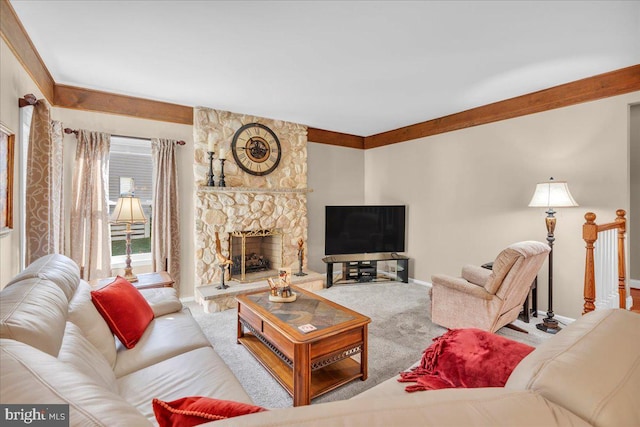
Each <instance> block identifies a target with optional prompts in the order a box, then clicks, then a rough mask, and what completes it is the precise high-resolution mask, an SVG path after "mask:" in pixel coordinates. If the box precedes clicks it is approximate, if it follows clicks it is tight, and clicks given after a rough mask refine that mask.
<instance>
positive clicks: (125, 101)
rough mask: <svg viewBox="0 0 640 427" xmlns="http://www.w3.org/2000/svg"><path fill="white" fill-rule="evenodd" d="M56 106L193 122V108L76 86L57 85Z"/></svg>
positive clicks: (173, 121)
mask: <svg viewBox="0 0 640 427" xmlns="http://www.w3.org/2000/svg"><path fill="white" fill-rule="evenodd" d="M54 105H55V106H56V107H62V108H73V109H76V110H85V111H96V112H100V113H110V114H119V115H124V116H132V117H138V118H141V119H151V120H159V121H162V122H170V123H179V124H184V125H193V108H192V107H186V106H184V105H178V104H170V103H168V102H160V101H152V100H150V99H144V98H135V97H132V96H126V95H117V94H114V93H109V92H102V91H99V90H92V89H84V88H80V87H75V86H67V85H61V84H56V85H55V98H54Z"/></svg>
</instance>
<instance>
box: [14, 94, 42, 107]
mask: <svg viewBox="0 0 640 427" xmlns="http://www.w3.org/2000/svg"><path fill="white" fill-rule="evenodd" d="M37 103H38V98H36V96H35V95H34V94H32V93H28V94H26V95H25V96H24V97H22V98H18V106H19V107H20V108H22V107H26V106H27V105H36V104H37Z"/></svg>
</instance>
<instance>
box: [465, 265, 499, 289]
mask: <svg viewBox="0 0 640 427" xmlns="http://www.w3.org/2000/svg"><path fill="white" fill-rule="evenodd" d="M491 273H492V271H491V270H487V269H486V268H482V267H478V266H477V265H465V266H464V267H462V278H463V279H465V280H467V281H468V282H471V283H473V284H474V285H478V286H482V287H484V285H485V284H486V283H487V281H488V280H489V276H491Z"/></svg>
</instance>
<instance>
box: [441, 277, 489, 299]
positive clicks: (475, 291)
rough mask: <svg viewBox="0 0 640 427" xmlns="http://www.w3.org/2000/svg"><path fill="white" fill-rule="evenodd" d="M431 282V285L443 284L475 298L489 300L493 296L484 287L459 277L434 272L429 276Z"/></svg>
mask: <svg viewBox="0 0 640 427" xmlns="http://www.w3.org/2000/svg"><path fill="white" fill-rule="evenodd" d="M431 282H432V283H433V286H443V287H445V288H449V289H453V290H455V291H458V292H462V293H465V294H470V295H473V296H475V297H477V298H482V299H486V300H490V299H492V298H493V295H491V294H490V293H488V292H487V290H486V289H485V288H484V287H482V286H478V285H474V284H473V283H469V282H467V281H466V280H465V279H463V278H461V277H452V276H447V275H444V274H435V275H433V276H431Z"/></svg>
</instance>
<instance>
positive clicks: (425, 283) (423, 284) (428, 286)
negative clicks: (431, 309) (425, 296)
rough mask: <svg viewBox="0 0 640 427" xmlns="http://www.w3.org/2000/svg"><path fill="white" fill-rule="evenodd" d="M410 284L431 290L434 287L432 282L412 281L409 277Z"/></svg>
mask: <svg viewBox="0 0 640 427" xmlns="http://www.w3.org/2000/svg"><path fill="white" fill-rule="evenodd" d="M409 283H415V284H416V285H422V286H426V287H427V288H430V287H431V286H432V285H431V283H430V282H423V281H422V280H418V279H412V278H411V277H409Z"/></svg>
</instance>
